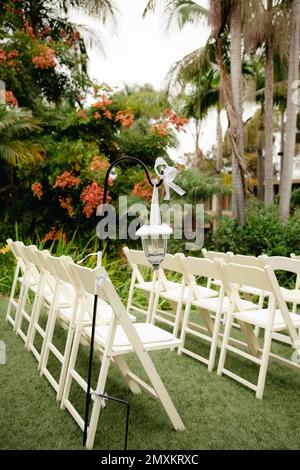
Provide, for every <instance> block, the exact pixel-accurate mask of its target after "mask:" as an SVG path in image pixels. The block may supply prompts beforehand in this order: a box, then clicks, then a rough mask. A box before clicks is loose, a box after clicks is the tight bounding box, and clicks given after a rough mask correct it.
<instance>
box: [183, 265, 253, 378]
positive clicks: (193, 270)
mask: <svg viewBox="0 0 300 470" xmlns="http://www.w3.org/2000/svg"><path fill="white" fill-rule="evenodd" d="M181 263H182V266H183V270H184V272H185V274H186V276H187V279H188V285H189V292H188V300H187V302H186V307H185V312H184V319H183V324H182V329H181V336H180V339H181V342H182V343H181V346H179V349H178V354H181V353H185V354H187V355H188V356H191V357H193V358H194V359H197V360H198V361H200V362H203V363H204V364H206V365H207V366H208V371H209V372H211V371H212V370H213V368H214V364H215V357H216V351H217V347H218V342H219V335H220V323H221V317H222V315H223V316H226V314H227V312H228V311H229V309H230V299H229V297H225V295H224V287H223V284H222V282H221V283H220V290H219V292H218V293H217V294H218V296H217V297H205V295H203V293H202V291H201V288H200V286H199V285H198V284H197V281H196V279H199V278H201V279H214V280H217V281H218V280H220V281H221V275H220V273H219V268H218V265H217V264H216V263H215V262H214V261H212V260H209V259H203V258H202V259H201V258H193V257H187V258H185V257H181ZM240 303H241V305H242V306H243V308H244V309H254V308H256V305H255V304H253V303H252V302H249V301H247V300H240ZM192 306H193V307H196V309H197V312H198V313H199V315H200V316H201V318H202V320H203V322H204V325H200V324H199V323H195V322H191V321H190V312H191V307H192ZM187 334H189V335H192V336H194V337H196V338H198V339H200V340H204V341H206V342H208V343H209V344H210V349H209V358H208V359H207V358H205V357H203V356H201V355H200V354H196V353H195V352H193V351H191V350H190V349H188V348H187V346H186V345H185V343H186V339H187V338H186V336H187ZM219 345H220V344H219Z"/></svg>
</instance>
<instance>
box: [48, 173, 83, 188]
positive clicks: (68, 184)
mask: <svg viewBox="0 0 300 470" xmlns="http://www.w3.org/2000/svg"><path fill="white" fill-rule="evenodd" d="M79 184H80V178H78V177H77V176H75V175H73V173H72V172H70V171H64V172H63V173H62V174H61V175H59V176H57V177H56V180H55V183H54V185H53V188H60V189H66V188H73V187H74V186H78V185H79Z"/></svg>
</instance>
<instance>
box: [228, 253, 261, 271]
mask: <svg viewBox="0 0 300 470" xmlns="http://www.w3.org/2000/svg"><path fill="white" fill-rule="evenodd" d="M229 257H230V262H231V263H235V264H242V265H243V266H254V267H256V268H260V267H261V263H260V261H259V259H258V258H257V257H256V256H249V255H234V254H230V255H229Z"/></svg>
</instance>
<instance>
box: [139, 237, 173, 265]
mask: <svg viewBox="0 0 300 470" xmlns="http://www.w3.org/2000/svg"><path fill="white" fill-rule="evenodd" d="M167 243H168V239H167V236H166V235H152V236H148V237H142V244H143V250H144V253H145V256H146V258H147V259H148V260H149V261H150V263H151V264H152V265H153V266H154V267H158V266H159V264H160V263H161V261H162V260H163V259H164V257H165V255H166V252H167Z"/></svg>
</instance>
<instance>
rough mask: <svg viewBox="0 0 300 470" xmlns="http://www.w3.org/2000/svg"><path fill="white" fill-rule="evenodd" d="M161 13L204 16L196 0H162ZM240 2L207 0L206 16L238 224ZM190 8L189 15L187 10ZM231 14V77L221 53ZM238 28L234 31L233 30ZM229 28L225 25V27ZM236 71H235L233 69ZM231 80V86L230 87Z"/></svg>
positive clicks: (242, 173) (242, 174) (242, 175)
mask: <svg viewBox="0 0 300 470" xmlns="http://www.w3.org/2000/svg"><path fill="white" fill-rule="evenodd" d="M157 3H158V2H157V1H156V0H149V1H148V3H147V6H146V9H145V12H144V14H145V13H147V12H149V11H151V10H154V9H155V8H156V7H157ZM164 5H165V9H164V14H165V15H169V18H174V17H177V19H178V24H179V26H182V25H184V24H186V22H187V21H190V20H191V19H192V21H199V19H202V18H203V16H204V12H203V8H202V7H200V6H199V5H198V4H197V3H195V2H192V1H184V0H165V2H164ZM241 5H242V2H241V1H240V0H230V1H229V0H228V1H226V2H224V1H221V0H210V7H209V20H210V25H211V27H212V38H213V39H214V42H215V44H214V47H215V56H216V63H217V65H218V67H219V72H220V77H221V83H220V88H221V90H222V95H223V97H224V105H225V108H226V111H227V115H228V120H229V123H230V136H231V142H232V148H233V155H234V162H235V163H234V165H235V170H234V184H233V189H234V195H235V200H236V209H237V210H236V212H237V218H238V221H239V223H240V224H241V225H243V224H244V223H245V219H246V191H247V176H248V175H247V170H246V165H245V160H244V155H243V137H240V136H241V134H242V133H241V128H242V121H241V116H242V112H241V92H240V82H241V76H242V75H241V66H239V64H240V63H241V34H240V33H239V31H240V30H241ZM189 9H191V10H190V11H191V14H190V16H189V15H188V13H187V12H188V11H189ZM231 13H233V15H232V17H233V20H232V25H231V26H232V31H231V32H232V35H233V38H231V43H232V44H231V45H232V52H233V55H232V56H231V59H232V61H233V75H234V78H233V80H232V81H231V78H230V74H229V71H228V67H227V64H226V63H225V61H224V57H223V53H224V48H223V45H224V44H223V40H224V35H225V34H224V32H225V33H227V31H226V26H227V24H228V21H229V19H230V15H231ZM236 28H237V34H236ZM227 29H228V28H227ZM234 72H236V73H234ZM232 83H233V84H234V89H232V86H231V85H232Z"/></svg>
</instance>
